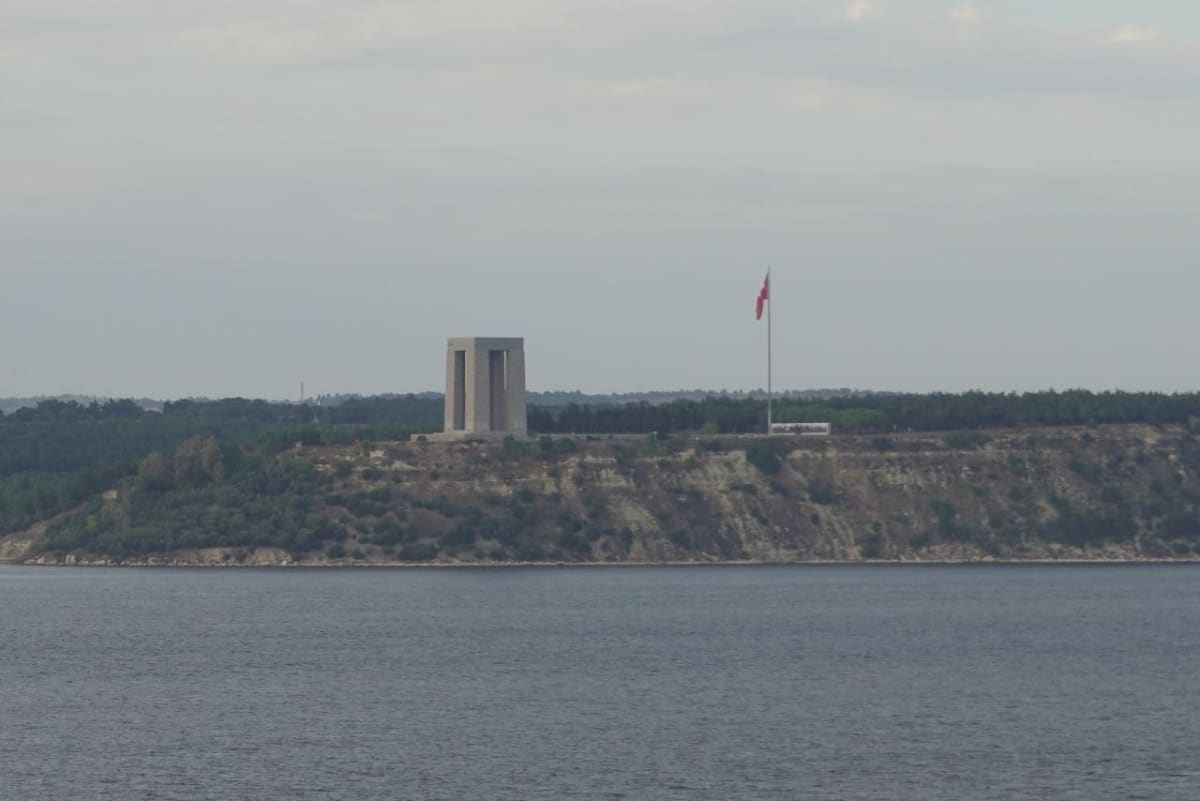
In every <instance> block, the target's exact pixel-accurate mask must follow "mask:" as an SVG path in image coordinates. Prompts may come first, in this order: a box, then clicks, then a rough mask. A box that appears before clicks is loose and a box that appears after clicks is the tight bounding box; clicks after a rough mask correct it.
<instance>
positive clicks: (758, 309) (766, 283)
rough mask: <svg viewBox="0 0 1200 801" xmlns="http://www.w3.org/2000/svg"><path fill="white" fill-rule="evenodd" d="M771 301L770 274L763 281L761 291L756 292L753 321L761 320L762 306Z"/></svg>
mask: <svg viewBox="0 0 1200 801" xmlns="http://www.w3.org/2000/svg"><path fill="white" fill-rule="evenodd" d="M770 299H771V274H770V273H767V277H766V278H764V279H763V286H762V289H760V290H758V303H756V304H755V305H754V319H755V320H761V319H762V310H763V304H764V303H766V302H767V301H768V300H770Z"/></svg>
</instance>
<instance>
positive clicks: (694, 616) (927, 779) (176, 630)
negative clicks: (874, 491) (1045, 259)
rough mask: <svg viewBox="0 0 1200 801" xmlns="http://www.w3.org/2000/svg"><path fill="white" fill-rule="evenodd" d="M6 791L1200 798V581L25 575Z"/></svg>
mask: <svg viewBox="0 0 1200 801" xmlns="http://www.w3.org/2000/svg"><path fill="white" fill-rule="evenodd" d="M0 798H2V799H5V801H7V799H14V800H18V799H19V801H40V800H41V799H46V801H63V800H64V799H87V800H88V801H98V800H100V799H114V800H116V799H119V800H120V801H136V800H137V799H146V800H147V801H149V800H150V799H154V800H155V801H158V800H159V799H189V801H191V800H192V799H206V800H211V801H226V800H229V801H233V800H234V799H237V800H238V801H241V799H446V800H447V801H460V800H462V801H474V800H475V799H480V800H482V799H489V800H490V799H546V801H551V799H553V800H554V801H558V800H559V799H647V800H648V801H658V800H660V799H662V800H663V801H666V800H667V799H714V800H716V799H720V800H721V801H733V800H735V799H737V800H740V799H772V801H778V800H779V799H846V800H847V801H850V800H854V801H859V800H863V801H865V800H866V799H871V801H876V800H878V801H898V800H902V799H913V800H914V801H941V800H943V799H944V800H945V801H964V800H965V799H989V801H990V800H991V799H1030V800H1031V801H1032V800H1033V799H1036V800H1037V801H1046V800H1050V799H1080V801H1098V800H1100V799H1113V800H1114V801H1117V800H1118V799H1119V800H1120V801H1128V800H1129V799H1180V801H1195V799H1200V567H1189V566H1180V567H1175V566H1171V567H1151V566H1128V567H1057V566H1029V567H778V568H776V567H749V568H742V567H736V568H732V567H731V568H608V569H561V568H560V569H555V568H541V569H537V568H531V569H493V570H487V569H481V570H473V569H457V570H437V569H430V570H386V569H370V570H295V569H292V570H289V569H277V570H249V569H246V570H242V569H237V570H175V569H142V570H137V569H130V570H125V569H83V568H76V569H46V568H43V569H35V568H21V567H0Z"/></svg>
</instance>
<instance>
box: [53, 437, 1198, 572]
mask: <svg viewBox="0 0 1200 801" xmlns="http://www.w3.org/2000/svg"><path fill="white" fill-rule="evenodd" d="M302 458H305V459H309V460H311V461H312V464H313V465H314V467H315V469H316V470H318V471H319V472H320V473H321V474H322V475H323V476H324V477H325V478H324V480H323V483H322V494H323V497H322V498H321V499H320V500H321V501H322V503H323V506H322V508H323V509H324V510H325V512H324V513H325V514H327V515H328V518H329V520H330V521H331V522H332V523H333V524H335V528H336V530H337V531H340V532H343V534H344V537H343V540H342V542H340V543H334V545H337V546H340V547H337V548H332V547H331V548H323V549H322V550H320V551H315V552H310V553H308V554H306V555H299V556H297V555H294V554H293V555H289V554H286V553H284V552H282V551H269V552H268V551H267V550H266V549H259V550H256V549H253V548H243V549H238V548H225V549H208V550H205V551H203V552H201V551H196V552H189V553H180V552H177V553H173V554H164V555H162V556H158V557H154V558H153V559H143V560H141V561H143V562H150V561H154V562H158V563H197V564H220V563H230V562H248V563H260V564H261V563H281V562H287V561H293V562H294V561H299V562H301V563H312V564H324V563H330V562H337V563H341V562H346V561H349V562H375V563H387V562H406V561H417V560H419V561H425V562H432V563H482V562H511V561H565V562H616V563H623V562H715V561H742V560H746V561H751V560H752V561H763V562H784V561H817V560H848V561H855V560H861V559H889V560H946V559H989V558H995V559H1063V558H1076V559H1096V558H1111V559H1139V558H1154V559H1173V558H1181V559H1191V558H1197V557H1198V555H1200V442H1197V440H1196V439H1195V438H1194V437H1193V436H1192V434H1191V433H1190V432H1189V431H1188V430H1185V429H1181V428H1171V427H1153V426H1112V427H1101V428H1096V429H1030V430H1023V431H1004V432H987V433H986V434H984V433H978V432H957V433H952V434H896V435H892V436H888V437H870V436H866V437H842V436H835V437H832V438H829V439H782V440H781V439H776V440H770V441H767V440H762V439H715V438H698V439H679V438H676V439H670V440H667V441H661V442H660V441H656V440H648V439H615V440H609V439H600V440H571V441H569V442H567V443H565V444H564V442H563V441H560V440H556V441H553V442H550V441H547V442H543V443H540V444H539V443H537V442H533V443H528V444H513V443H510V444H508V445H501V444H499V443H491V444H481V443H432V442H429V443H426V442H411V443H389V444H385V445H381V446H377V448H376V449H375V450H372V451H370V452H367V453H364V452H363V451H362V450H361V449H357V448H325V449H322V448H317V449H310V450H306V451H304V452H303V457H302ZM74 558H75V559H89V558H92V559H95V558H97V557H96V556H95V555H92V556H90V557H89V556H87V555H75V557H74ZM101 558H102V557H101ZM51 561H53V560H51Z"/></svg>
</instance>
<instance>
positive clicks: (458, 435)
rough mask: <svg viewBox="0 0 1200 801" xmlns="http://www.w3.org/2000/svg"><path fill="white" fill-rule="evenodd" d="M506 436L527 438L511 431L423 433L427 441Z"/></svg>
mask: <svg viewBox="0 0 1200 801" xmlns="http://www.w3.org/2000/svg"><path fill="white" fill-rule="evenodd" d="M506 437H512V438H513V439H527V438H528V437H527V436H526V435H525V434H516V433H513V432H511V431H439V432H437V433H435V434H426V435H425V439H427V440H428V441H429V442H500V441H502V440H504V439H505V438H506Z"/></svg>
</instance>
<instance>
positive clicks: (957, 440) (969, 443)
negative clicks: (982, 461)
mask: <svg viewBox="0 0 1200 801" xmlns="http://www.w3.org/2000/svg"><path fill="white" fill-rule="evenodd" d="M991 441H992V438H991V437H989V436H988V435H987V434H981V433H979V432H978V431H951V432H950V433H949V434H947V435H946V436H944V437H942V442H944V443H945V444H946V447H947V448H951V449H953V450H956V451H973V450H978V449H979V448H982V447H983V446H984V445H987V444H988V443H989V442H991Z"/></svg>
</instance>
